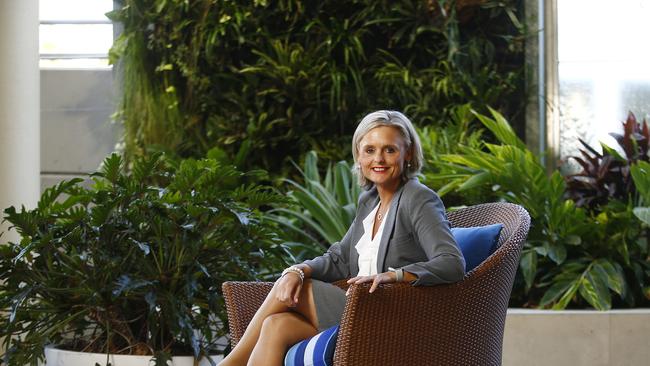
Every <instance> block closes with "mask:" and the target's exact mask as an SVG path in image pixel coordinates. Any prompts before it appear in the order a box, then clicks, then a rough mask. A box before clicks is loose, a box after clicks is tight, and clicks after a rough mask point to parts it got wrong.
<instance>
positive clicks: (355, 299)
mask: <svg viewBox="0 0 650 366" xmlns="http://www.w3.org/2000/svg"><path fill="white" fill-rule="evenodd" d="M448 218H449V220H450V222H451V223H452V226H454V227H470V226H483V225H489V224H495V223H502V224H504V228H503V230H502V232H501V235H500V238H499V245H500V246H499V248H498V249H497V250H496V252H495V253H494V254H492V255H491V256H490V257H489V258H488V259H486V260H485V261H484V262H483V263H481V264H480V265H479V266H478V267H476V268H475V269H474V270H472V271H471V272H469V273H467V274H466V275H465V278H464V279H463V280H462V281H460V282H457V283H455V284H451V285H440V286H433V287H413V286H411V285H409V284H405V283H400V284H385V285H380V288H379V289H378V290H377V291H375V292H374V293H373V294H369V293H368V289H369V287H370V286H369V284H363V285H353V286H351V289H350V294H349V296H348V298H347V303H346V305H345V311H344V313H343V318H342V319H341V327H340V330H339V335H338V341H337V344H336V351H335V355H334V365H354V366H362V365H418V366H419V365H480V366H486V365H501V352H502V343H503V330H504V326H505V319H506V310H507V308H508V300H509V298H510V293H511V290H512V284H513V281H514V278H515V273H516V271H517V266H518V263H519V255H520V253H521V248H522V246H523V243H524V241H525V239H526V235H527V234H528V228H529V225H530V216H529V215H528V213H527V212H526V210H525V209H523V208H522V207H521V206H517V205H514V204H510V203H487V204H482V205H477V206H471V207H467V208H463V209H461V210H458V211H454V212H450V213H449V214H448ZM336 284H337V285H339V286H340V287H343V288H345V281H339V282H337V283H336ZM272 286H273V284H272V283H263V282H226V283H224V284H223V292H224V296H225V300H226V306H227V309H228V320H229V323H230V332H231V333H230V335H231V341H232V344H233V346H234V345H235V344H236V343H237V342H238V341H239V339H240V338H241V336H242V335H243V333H244V330H245V329H246V326H247V325H248V323H249V321H250V320H251V318H252V317H253V314H254V313H255V311H256V310H257V308H258V307H259V306H260V305H261V304H262V302H263V300H264V298H265V297H266V295H267V294H268V292H269V291H270V290H271V288H272Z"/></svg>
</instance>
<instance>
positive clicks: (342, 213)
mask: <svg viewBox="0 0 650 366" xmlns="http://www.w3.org/2000/svg"><path fill="white" fill-rule="evenodd" d="M298 170H299V171H300V173H301V175H302V180H303V181H304V184H301V183H298V182H296V181H294V180H291V179H285V180H284V181H285V183H286V184H287V185H288V186H289V191H288V192H287V196H288V197H289V198H290V199H291V200H292V203H293V204H292V205H290V206H288V207H277V208H276V209H274V210H272V211H270V212H269V214H270V217H271V218H273V219H274V220H275V221H277V222H279V223H280V224H281V225H282V226H284V227H286V228H287V229H288V232H286V233H285V238H286V239H287V240H288V243H287V246H288V247H290V248H292V249H293V252H294V254H295V256H294V260H295V261H299V260H301V259H307V258H311V257H313V256H316V255H320V254H322V253H323V252H324V251H325V250H326V249H327V248H328V247H329V246H330V245H331V244H332V243H334V242H337V241H339V240H341V238H342V237H343V236H344V235H345V233H346V231H347V230H348V227H350V225H351V224H352V220H354V216H355V214H356V211H357V201H358V199H359V195H360V194H361V186H359V184H358V183H357V180H356V177H355V176H353V174H352V170H351V167H350V164H348V163H347V162H346V161H339V162H338V163H336V164H334V165H332V164H329V165H328V166H327V169H326V173H325V178H324V179H321V177H320V173H319V168H318V155H317V153H316V152H315V151H310V152H308V153H307V154H306V155H305V162H304V166H303V169H300V168H298Z"/></svg>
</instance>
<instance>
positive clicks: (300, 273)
mask: <svg viewBox="0 0 650 366" xmlns="http://www.w3.org/2000/svg"><path fill="white" fill-rule="evenodd" d="M289 272H293V273H295V274H297V275H298V276H299V277H300V282H301V283H302V282H304V281H305V272H303V270H302V269H300V268H298V267H296V266H291V267H289V268H287V269H285V270H284V271H282V275H281V276H280V278H282V277H284V275H286V274H287V273H289Z"/></svg>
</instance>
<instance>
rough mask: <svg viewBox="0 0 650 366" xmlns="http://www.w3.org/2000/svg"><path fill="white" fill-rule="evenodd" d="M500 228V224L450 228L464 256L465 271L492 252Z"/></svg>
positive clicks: (495, 246)
mask: <svg viewBox="0 0 650 366" xmlns="http://www.w3.org/2000/svg"><path fill="white" fill-rule="evenodd" d="M501 229H503V225H502V224H494V225H488V226H475V227H452V228H451V234H452V235H453V236H454V238H455V239H456V243H458V246H460V251H461V252H463V256H464V257H465V272H469V271H471V270H473V269H474V267H476V266H478V265H479V264H481V263H482V262H483V261H484V260H485V259H487V257H489V256H490V254H492V253H494V251H495V250H496V249H497V244H498V243H499V234H500V233H501Z"/></svg>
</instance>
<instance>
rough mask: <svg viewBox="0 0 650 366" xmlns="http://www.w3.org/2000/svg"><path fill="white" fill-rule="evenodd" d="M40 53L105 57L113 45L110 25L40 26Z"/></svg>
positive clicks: (44, 54) (111, 26) (42, 54)
mask: <svg viewBox="0 0 650 366" xmlns="http://www.w3.org/2000/svg"><path fill="white" fill-rule="evenodd" d="M39 33H40V39H39V42H40V53H41V56H46V55H47V54H82V55H88V54H99V55H106V54H108V50H109V48H110V47H111V45H112V44H113V25H112V24H54V25H49V24H41V25H40V32H39Z"/></svg>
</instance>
